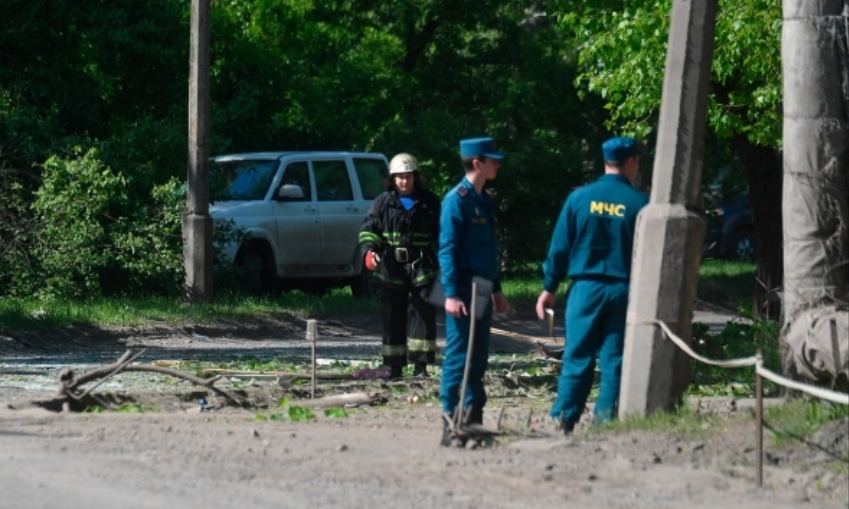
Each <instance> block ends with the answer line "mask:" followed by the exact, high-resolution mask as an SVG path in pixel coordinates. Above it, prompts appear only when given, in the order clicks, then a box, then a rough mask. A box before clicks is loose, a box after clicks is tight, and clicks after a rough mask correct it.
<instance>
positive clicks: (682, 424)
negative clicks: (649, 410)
mask: <svg viewBox="0 0 849 509" xmlns="http://www.w3.org/2000/svg"><path fill="white" fill-rule="evenodd" d="M718 422H719V418H718V417H715V416H713V415H710V414H698V413H696V412H693V411H692V410H690V408H689V406H688V405H686V404H683V405H681V406H680V407H678V408H677V409H676V410H674V411H672V412H655V413H653V414H651V415H648V416H641V415H632V416H629V417H626V418H625V419H623V420H617V419H614V420H612V421H610V422H607V423H605V424H602V425H600V426H594V427H593V428H591V432H592V433H606V432H624V431H648V432H652V433H660V432H675V433H679V434H682V435H698V434H701V433H704V432H705V431H707V430H709V429H710V428H712V427H713V426H715V425H716V424H717V423H718Z"/></svg>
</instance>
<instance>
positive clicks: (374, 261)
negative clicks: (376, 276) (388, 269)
mask: <svg viewBox="0 0 849 509" xmlns="http://www.w3.org/2000/svg"><path fill="white" fill-rule="evenodd" d="M378 265H380V256H378V254H377V253H375V252H374V251H369V252H367V253H366V268H367V269H368V270H377V266H378Z"/></svg>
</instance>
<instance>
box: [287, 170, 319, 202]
mask: <svg viewBox="0 0 849 509" xmlns="http://www.w3.org/2000/svg"><path fill="white" fill-rule="evenodd" d="M287 184H289V185H295V186H300V187H301V190H303V192H304V197H303V198H301V199H298V200H289V201H312V187H311V186H310V169H309V166H307V163H306V161H299V162H297V163H289V164H288V165H287V166H286V169H285V170H284V173H283V179H282V180H281V181H280V187H283V186H284V185H287Z"/></svg>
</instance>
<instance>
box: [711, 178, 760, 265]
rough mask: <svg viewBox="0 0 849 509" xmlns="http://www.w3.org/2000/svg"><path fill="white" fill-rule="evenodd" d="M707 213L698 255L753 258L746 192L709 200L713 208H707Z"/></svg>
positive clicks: (748, 259)
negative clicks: (722, 198)
mask: <svg viewBox="0 0 849 509" xmlns="http://www.w3.org/2000/svg"><path fill="white" fill-rule="evenodd" d="M707 216H708V224H707V231H706V232H705V245H704V248H703V249H702V257H713V258H722V259H726V260H735V261H741V262H754V261H755V244H754V238H753V234H754V227H753V222H752V202H751V200H750V199H749V194H748V193H746V194H743V195H740V196H736V197H733V198H730V199H725V200H715V201H713V208H712V209H711V208H709V209H708V211H707Z"/></svg>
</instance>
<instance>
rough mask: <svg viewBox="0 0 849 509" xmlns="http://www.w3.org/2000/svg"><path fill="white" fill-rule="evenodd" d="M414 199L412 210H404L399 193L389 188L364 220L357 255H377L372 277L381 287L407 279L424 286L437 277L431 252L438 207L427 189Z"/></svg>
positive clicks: (433, 255)
mask: <svg viewBox="0 0 849 509" xmlns="http://www.w3.org/2000/svg"><path fill="white" fill-rule="evenodd" d="M416 196H417V197H418V200H417V201H416V203H415V204H414V205H413V208H411V209H410V210H407V209H405V208H404V205H402V204H401V200H400V198H399V195H398V190H397V189H396V188H394V187H392V188H390V189H389V190H388V191H386V192H384V193H382V194H381V195H380V196H378V197H377V198H375V199H374V202H372V204H371V208H370V209H369V212H368V215H367V216H366V219H365V221H363V226H362V228H361V229H360V255H361V256H365V254H366V253H367V252H368V251H374V252H375V253H377V254H378V255H379V256H380V264H379V266H378V270H377V271H376V272H375V276H376V277H377V278H378V279H380V280H381V281H382V282H383V284H386V285H389V286H395V287H399V286H403V285H404V283H405V281H407V280H409V281H410V282H412V284H413V285H414V286H425V285H428V284H429V283H430V282H431V281H433V279H434V278H435V277H436V272H437V268H438V266H437V258H436V255H435V253H434V251H435V247H436V245H437V242H438V241H439V211H440V207H441V204H440V202H439V198H438V197H437V196H436V195H435V194H433V193H432V192H430V191H428V190H427V189H422V188H419V189H417V190H416ZM399 248H400V252H399V253H396V251H398V250H399ZM405 249H406V254H405V253H404V252H403V251H404V250H405ZM404 260H406V261H404ZM364 270H366V269H364Z"/></svg>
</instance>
